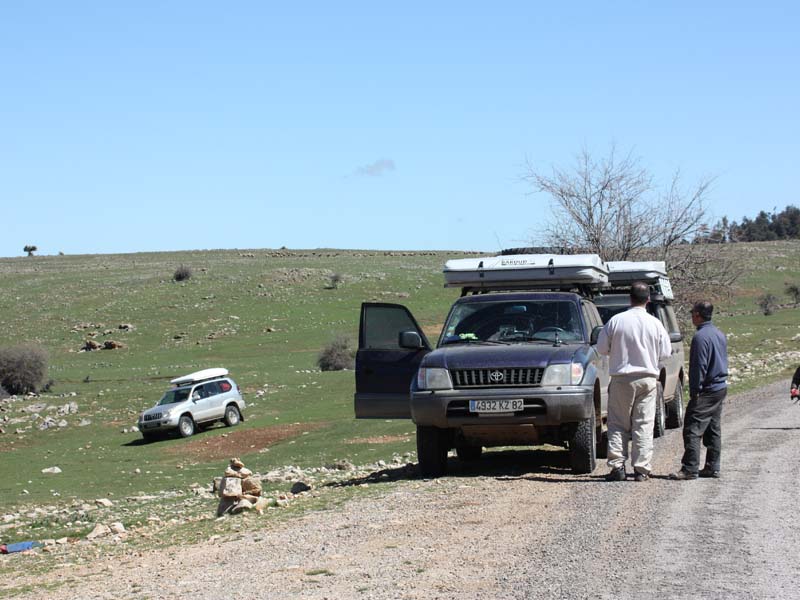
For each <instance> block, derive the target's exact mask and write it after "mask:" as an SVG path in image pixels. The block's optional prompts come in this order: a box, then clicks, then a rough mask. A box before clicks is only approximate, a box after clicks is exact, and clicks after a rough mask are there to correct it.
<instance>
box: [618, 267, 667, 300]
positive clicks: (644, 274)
mask: <svg viewBox="0 0 800 600" xmlns="http://www.w3.org/2000/svg"><path fill="white" fill-rule="evenodd" d="M606 266H607V267H608V281H609V283H610V284H611V285H612V286H613V287H616V288H621V287H629V286H630V285H631V284H632V283H633V282H634V281H643V282H645V283H648V284H650V286H651V287H652V288H653V289H654V291H656V292H657V293H660V294H661V295H662V296H664V298H666V299H668V300H672V299H673V298H674V295H673V293H672V285H671V284H670V281H669V278H668V277H667V265H666V263H665V262H664V261H663V260H653V261H640V262H635V261H629V260H618V261H609V262H607V263H606Z"/></svg>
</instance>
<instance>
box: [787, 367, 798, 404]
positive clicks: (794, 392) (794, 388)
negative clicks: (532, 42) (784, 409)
mask: <svg viewBox="0 0 800 600" xmlns="http://www.w3.org/2000/svg"><path fill="white" fill-rule="evenodd" d="M789 395H790V396H791V398H792V400H794V401H795V402H797V401H798V400H800V367H797V371H795V372H794V377H792V387H791V388H789Z"/></svg>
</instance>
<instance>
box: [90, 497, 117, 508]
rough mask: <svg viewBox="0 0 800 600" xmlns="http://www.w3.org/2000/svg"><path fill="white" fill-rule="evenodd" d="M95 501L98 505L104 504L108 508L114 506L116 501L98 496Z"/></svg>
mask: <svg viewBox="0 0 800 600" xmlns="http://www.w3.org/2000/svg"><path fill="white" fill-rule="evenodd" d="M94 503H95V504H97V506H104V507H106V508H111V507H112V506H114V503H113V502H112V501H111V500H109V499H108V498H98V499H97V500H95V501H94Z"/></svg>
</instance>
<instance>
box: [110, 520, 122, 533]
mask: <svg viewBox="0 0 800 600" xmlns="http://www.w3.org/2000/svg"><path fill="white" fill-rule="evenodd" d="M109 529H111V531H112V532H113V533H117V534H120V533H125V526H124V525H123V524H122V523H120V522H116V523H112V524H111V525H110V526H109Z"/></svg>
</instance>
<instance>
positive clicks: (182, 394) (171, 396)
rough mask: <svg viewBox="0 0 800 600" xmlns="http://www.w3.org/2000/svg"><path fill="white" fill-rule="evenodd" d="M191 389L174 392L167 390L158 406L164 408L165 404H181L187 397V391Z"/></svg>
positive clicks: (175, 390) (176, 389)
mask: <svg viewBox="0 0 800 600" xmlns="http://www.w3.org/2000/svg"><path fill="white" fill-rule="evenodd" d="M190 389H191V388H188V387H187V388H175V389H174V390H169V391H168V392H166V393H165V394H164V397H163V398H161V400H160V401H159V402H158V406H164V405H165V404H175V403H176V402H183V401H184V400H186V399H187V398H188V397H189V390H190Z"/></svg>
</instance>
